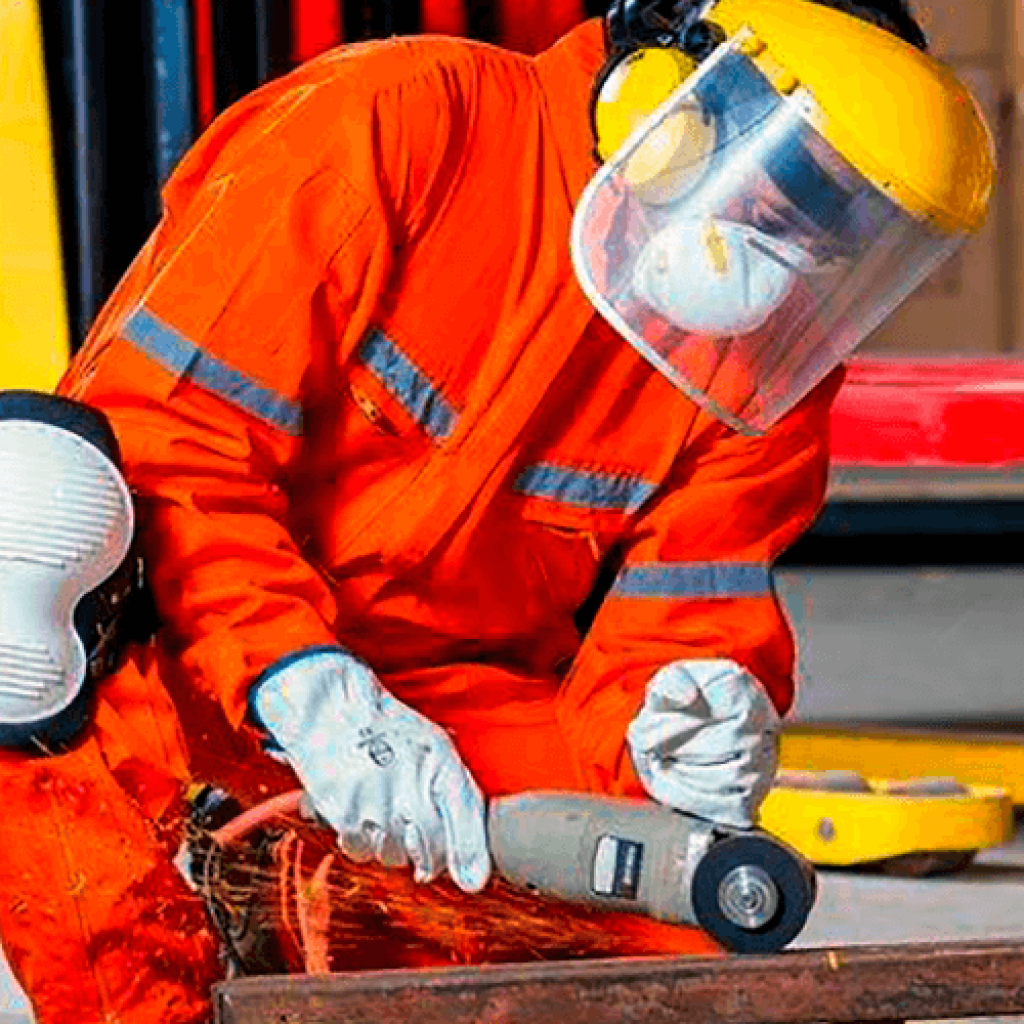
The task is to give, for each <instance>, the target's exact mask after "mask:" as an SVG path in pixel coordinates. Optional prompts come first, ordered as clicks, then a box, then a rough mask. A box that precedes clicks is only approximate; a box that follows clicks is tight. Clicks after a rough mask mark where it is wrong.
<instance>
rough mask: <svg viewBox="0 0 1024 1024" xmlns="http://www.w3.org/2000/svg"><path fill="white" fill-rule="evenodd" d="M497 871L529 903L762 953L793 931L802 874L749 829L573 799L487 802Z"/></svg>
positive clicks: (807, 903)
mask: <svg viewBox="0 0 1024 1024" xmlns="http://www.w3.org/2000/svg"><path fill="white" fill-rule="evenodd" d="M488 840H489V844H490V848H491V855H492V857H493V858H494V864H495V867H496V869H497V870H498V872H499V873H500V874H501V875H502V877H503V878H505V879H506V881H508V882H510V883H511V884H513V885H518V886H522V887H524V888H526V889H530V890H532V891H534V892H538V893H542V894H544V895H547V896H556V897H559V898H561V899H566V900H572V901H574V902H580V903H586V904H590V905H592V906H598V907H601V908H603V909H606V910H623V911H628V912H631V913H640V914H647V915H648V916H650V917H654V918H658V919H660V920H663V921H670V922H675V923H680V924H696V925H699V926H700V927H701V928H703V929H704V930H705V931H707V932H708V933H709V934H710V935H711V936H712V937H713V938H714V939H715V940H716V941H717V942H719V943H720V944H721V945H722V946H724V947H725V948H726V949H728V950H731V951H733V952H737V953H771V952H775V951H777V950H779V949H782V948H783V947H784V946H786V945H787V944H788V943H789V942H791V941H792V940H793V939H794V938H795V937H796V936H797V935H798V934H799V933H800V931H801V929H802V928H803V926H804V924H805V923H806V921H807V917H808V915H809V914H810V912H811V908H812V907H813V905H814V899H815V896H816V894H817V882H816V879H815V874H814V868H813V867H812V866H811V864H810V863H809V862H808V861H806V860H804V858H803V857H801V856H800V854H798V853H797V852H796V851H795V850H793V849H792V848H791V847H789V846H787V845H786V844H784V843H782V842H780V841H779V840H778V839H775V838H774V837H772V836H769V835H767V834H766V833H764V832H760V831H757V830H750V831H741V830H737V829H726V828H723V827H721V826H718V825H714V824H712V823H710V822H707V821H703V820H702V819H700V818H696V817H693V816H691V815H688V814H683V813H681V812H679V811H674V810H671V809H670V808H667V807H663V806H661V805H659V804H655V803H651V802H648V801H641V800H627V799H621V798H613V797H607V796H594V795H587V794H582V793H564V792H543V791H537V792H530V793H523V794H519V795H516V796H506V797H499V798H497V799H494V800H492V801H491V803H490V808H489V812H488Z"/></svg>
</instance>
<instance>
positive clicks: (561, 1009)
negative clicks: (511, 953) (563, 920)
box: [215, 941, 1024, 1024]
mask: <svg viewBox="0 0 1024 1024" xmlns="http://www.w3.org/2000/svg"><path fill="white" fill-rule="evenodd" d="M215 1003H216V1014H217V1016H216V1021H217V1024H300V1022H301V1024H407V1022H408V1021H410V1020H414V1021H416V1024H542V1022H543V1024H547V1022H549V1021H551V1020H555V1019H557V1021H558V1022H559V1024H640V1022H643V1024H811V1022H832V1021H835V1022H847V1021H896V1020H911V1019H916V1020H921V1019H926V1020H936V1019H943V1018H955V1017H978V1016H995V1015H1018V1014H1024V943H1022V942H1018V941H1005V942H984V943H968V942H963V943H958V942H954V943H937V944H927V945H894V946H858V947H849V948H844V949H816V950H808V951H801V952H788V953H781V954H774V955H770V956H750V957H724V958H721V959H717V958H706V957H644V958H627V959H622V960H592V961H587V962H572V963H542V964H528V965H507V966H506V965H495V966H487V967H473V968H443V969H429V970H402V971H379V972H373V973H366V974H334V975H325V976H319V977H314V976H299V977H296V976H286V977H267V978H246V979H240V980H238V981H232V982H226V983H224V984H222V985H219V986H218V987H217V989H216V990H215Z"/></svg>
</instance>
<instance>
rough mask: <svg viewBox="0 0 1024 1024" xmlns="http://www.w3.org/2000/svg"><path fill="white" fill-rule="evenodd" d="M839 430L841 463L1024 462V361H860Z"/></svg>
mask: <svg viewBox="0 0 1024 1024" xmlns="http://www.w3.org/2000/svg"><path fill="white" fill-rule="evenodd" d="M832 431H833V435H832V451H833V462H835V463H837V464H847V465H873V466H900V465H905V466H937V467H942V466H950V467H956V466H970V467H985V466H991V467H993V468H996V467H999V466H1007V465H1012V464H1014V463H1024V359H999V358H992V359H956V358H952V359H931V360H929V359H916V360H910V359H858V360H856V361H855V362H853V363H852V364H851V366H850V373H849V376H848V378H847V381H846V384H845V385H844V386H843V389H842V390H841V391H840V393H839V397H838V399H837V400H836V403H835V406H834V409H833V414H832Z"/></svg>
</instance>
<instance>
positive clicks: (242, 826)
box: [179, 785, 817, 973]
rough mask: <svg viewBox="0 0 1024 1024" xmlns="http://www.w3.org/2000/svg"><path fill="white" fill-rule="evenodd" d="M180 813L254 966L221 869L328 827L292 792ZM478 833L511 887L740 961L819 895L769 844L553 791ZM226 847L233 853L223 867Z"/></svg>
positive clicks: (779, 939) (800, 916)
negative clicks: (306, 827)
mask: <svg viewBox="0 0 1024 1024" xmlns="http://www.w3.org/2000/svg"><path fill="white" fill-rule="evenodd" d="M189 803H190V805H191V808H192V815H191V822H190V829H189V834H188V836H187V838H186V844H185V848H184V850H183V853H182V855H181V858H180V862H179V867H180V868H181V870H182V872H183V873H184V874H185V876H186V878H188V879H190V881H191V882H192V884H193V885H194V886H195V887H196V888H197V889H198V890H199V891H200V892H202V893H203V894H204V895H205V896H206V898H207V903H208V905H209V906H210V907H211V910H212V912H213V917H214V920H215V921H216V923H217V924H218V926H219V927H220V930H221V932H222V935H224V936H226V939H227V940H229V941H228V948H229V949H234V950H236V955H237V956H238V959H239V962H241V961H243V960H249V959H252V957H251V956H250V954H249V953H246V954H245V955H244V956H243V955H242V954H238V953H237V949H238V948H241V946H245V948H246V949H248V947H249V946H250V945H252V943H251V942H250V941H249V940H248V939H246V940H245V941H242V940H241V939H239V937H238V935H236V934H235V933H236V932H238V933H239V934H245V935H248V933H249V932H254V933H259V934H260V935H262V932H261V930H260V928H253V927H252V924H253V921H252V920H250V918H252V917H253V915H256V917H259V913H260V911H259V910H258V907H257V906H256V904H258V903H259V901H258V900H257V899H255V897H254V900H253V903H254V905H253V906H249V907H248V909H246V908H242V909H241V910H240V909H239V908H237V907H235V908H234V909H233V910H232V909H231V908H232V906H233V902H232V900H231V899H227V900H225V892H228V893H230V891H231V890H232V886H231V884H230V883H229V880H228V881H226V880H225V879H227V876H228V874H230V871H231V870H232V869H231V867H230V865H231V864H232V863H235V865H236V870H238V869H239V868H238V865H239V864H240V865H241V869H240V870H241V872H242V874H244V873H245V870H246V865H249V864H250V861H252V863H253V864H256V865H257V866H259V865H261V864H263V865H264V867H265V864H264V862H265V861H266V862H267V863H269V861H268V858H271V857H272V854H271V853H270V846H268V843H270V844H271V845H272V840H273V835H274V830H273V827H272V823H273V822H274V821H276V820H281V818H282V817H284V818H287V817H288V816H289V815H298V816H299V817H300V818H304V819H306V820H307V821H312V822H319V823H320V824H323V825H325V826H326V822H323V820H322V819H321V818H320V817H319V815H318V814H317V813H316V810H315V809H314V808H313V806H312V804H311V802H310V801H309V798H308V797H307V796H306V794H305V793H303V792H302V791H301V790H294V791H292V792H290V793H284V794H281V795H280V796H277V797H273V798H272V799H270V800H268V801H266V802H264V803H263V804H260V805H257V806H256V807H253V808H251V809H250V810H247V811H243V810H242V808H241V806H240V805H239V803H238V802H237V801H236V800H235V799H234V798H233V797H231V796H229V795H228V794H227V793H225V792H224V791H222V790H219V789H216V788H215V787H212V786H205V785H197V786H195V787H193V790H192V791H190V796H189ZM327 827H329V826H327ZM268 828H269V831H267V830H268ZM487 829H488V845H489V846H490V851H491V856H492V858H493V860H494V866H495V869H496V871H497V873H498V874H500V875H501V876H502V878H504V880H505V881H506V882H508V883H509V884H510V885H512V886H515V887H519V888H522V889H524V890H528V891H532V892H534V893H537V894H540V895H543V896H546V897H554V898H558V899H563V900H568V901H571V902H574V903H580V904H584V905H589V906H592V907H596V908H599V909H602V910H617V911H624V912H626V913H633V914H646V915H647V916H649V917H653V918H657V919H659V920H662V921H668V922H671V923H676V924H689V925H698V926H699V927H701V928H703V929H704V930H705V931H706V932H708V933H709V934H710V935H711V936H712V937H713V938H714V939H715V940H716V941H717V942H718V943H719V944H720V945H722V946H723V947H725V948H726V949H727V950H730V951H732V952H737V953H771V952H775V951H777V950H779V949H782V948H783V947H784V946H786V945H787V944H788V943H789V942H791V941H792V940H793V939H794V938H795V937H796V936H797V935H798V934H799V933H800V931H801V929H802V928H803V926H804V924H805V923H806V921H807V917H808V915H809V914H810V911H811V908H812V906H813V905H814V899H815V896H816V893H817V883H816V879H815V874H814V868H813V867H812V866H811V864H810V863H809V862H808V861H806V860H804V858H803V857H801V856H800V854H798V853H797V852H796V851H795V850H793V849H792V848H791V847H789V846H787V845H786V844H785V843H783V842H780V841H779V840H778V839H776V838H774V837H772V836H769V835H768V834H766V833H764V832H760V831H757V830H749V831H743V830H738V829H729V828H724V827H722V826H720V825H715V824H712V823H711V822H708V821H704V820H703V819H700V818H697V817H694V816H692V815H689V814H684V813H681V812H679V811H674V810H672V809H670V808H667V807H663V806H662V805H660V804H656V803H653V802H651V801H647V800H627V799H621V798H615V797H609V796H599V795H594V794H583V793H569V792H560V791H551V792H548V791H533V792H528V793H522V794H518V795H514V796H504V797H497V798H494V799H492V800H491V801H490V804H489V807H488V816H487ZM229 847H230V848H232V849H234V850H235V853H234V855H233V858H231V859H230V860H229V861H226V860H225V859H224V856H223V854H224V852H225V851H226V850H227V849H228V848H229ZM239 858H241V859H240V860H239ZM236 862H237V863H236ZM248 870H252V867H251V865H250V866H249V868H248ZM264 873H265V872H264ZM254 919H255V918H254ZM239 922H240V923H239ZM263 930H264V931H267V932H268V933H269V932H272V929H263ZM265 940H266V936H263V938H262V939H260V942H264V944H265ZM256 961H257V963H258V962H259V961H260V957H257V958H256ZM250 966H251V965H250ZM264 966H265V965H264ZM246 970H247V972H248V968H247V969H246ZM256 973H259V971H257V972H256Z"/></svg>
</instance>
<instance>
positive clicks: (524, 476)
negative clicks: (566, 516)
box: [515, 462, 654, 512]
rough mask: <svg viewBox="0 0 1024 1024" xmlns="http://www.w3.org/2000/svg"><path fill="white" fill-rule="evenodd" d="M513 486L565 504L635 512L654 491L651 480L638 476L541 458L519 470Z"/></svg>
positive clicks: (525, 492) (521, 490)
mask: <svg viewBox="0 0 1024 1024" xmlns="http://www.w3.org/2000/svg"><path fill="white" fill-rule="evenodd" d="M515 489H516V490H517V491H519V492H520V493H521V494H527V495H529V496H530V497H533V498H550V499H551V500H552V501H564V502H565V503H566V504H567V505H579V506H582V507H583V508H593V509H610V510H615V511H621V512H635V511H636V510H637V509H638V508H639V507H640V506H641V505H642V504H643V503H644V502H645V501H646V500H647V499H648V498H649V497H650V496H651V495H652V494H653V493H654V484H652V483H649V482H648V481H647V480H641V479H639V478H638V477H628V476H613V475H611V474H609V473H591V472H586V471H584V470H578V469H566V468H565V467H564V466H554V465H552V464H551V463H548V462H541V463H538V464H537V465H536V466H529V467H528V468H526V469H524V470H523V472H522V473H520V474H519V478H518V479H517V480H516V482H515Z"/></svg>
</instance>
